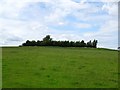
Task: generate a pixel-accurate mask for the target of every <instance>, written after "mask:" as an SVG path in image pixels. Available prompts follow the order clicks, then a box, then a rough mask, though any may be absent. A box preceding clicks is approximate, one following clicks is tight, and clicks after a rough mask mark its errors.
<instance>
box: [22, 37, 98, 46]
mask: <svg viewBox="0 0 120 90" xmlns="http://www.w3.org/2000/svg"><path fill="white" fill-rule="evenodd" d="M97 43H98V41H97V40H93V41H91V40H90V41H89V42H87V43H85V42H84V40H82V41H55V40H52V38H51V37H50V35H47V36H46V37H44V38H43V40H42V41H40V40H37V41H35V40H32V41H29V40H27V41H26V42H25V43H23V44H22V46H60V47H91V48H97Z"/></svg>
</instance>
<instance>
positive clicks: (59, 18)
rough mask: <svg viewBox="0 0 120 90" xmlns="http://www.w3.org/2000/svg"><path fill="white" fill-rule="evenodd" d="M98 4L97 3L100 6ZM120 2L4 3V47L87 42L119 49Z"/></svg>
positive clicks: (0, 25) (0, 18) (0, 36)
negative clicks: (41, 42)
mask: <svg viewBox="0 0 120 90" xmlns="http://www.w3.org/2000/svg"><path fill="white" fill-rule="evenodd" d="M96 1H97V2H96ZM118 1H119V0H0V46H18V45H21V44H22V43H23V42H25V41H26V40H42V39H43V37H45V36H46V35H51V38H53V40H69V41H79V40H80V41H81V40H84V41H85V42H87V41H89V40H94V39H96V40H98V47H102V48H111V49H116V48H117V47H118Z"/></svg>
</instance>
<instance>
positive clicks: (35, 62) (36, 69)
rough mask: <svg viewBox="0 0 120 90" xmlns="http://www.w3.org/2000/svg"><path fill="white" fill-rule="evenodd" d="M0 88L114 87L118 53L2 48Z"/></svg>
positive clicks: (53, 48) (58, 48) (45, 48)
mask: <svg viewBox="0 0 120 90" xmlns="http://www.w3.org/2000/svg"><path fill="white" fill-rule="evenodd" d="M2 70H3V72H2V75H3V78H2V79H3V82H2V84H3V88H116V87H118V74H119V73H118V51H114V50H107V49H94V48H73V47H71V48H70V47H69V48H64V47H4V48H2Z"/></svg>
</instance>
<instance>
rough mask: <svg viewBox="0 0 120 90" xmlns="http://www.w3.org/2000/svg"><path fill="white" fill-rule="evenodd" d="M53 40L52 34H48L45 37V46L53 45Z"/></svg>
mask: <svg viewBox="0 0 120 90" xmlns="http://www.w3.org/2000/svg"><path fill="white" fill-rule="evenodd" d="M51 42H52V38H50V35H47V36H46V37H44V38H43V44H44V45H45V46H49V45H51Z"/></svg>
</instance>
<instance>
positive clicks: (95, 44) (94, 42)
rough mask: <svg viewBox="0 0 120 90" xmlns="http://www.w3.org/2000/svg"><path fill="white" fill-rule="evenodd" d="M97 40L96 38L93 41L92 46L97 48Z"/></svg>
mask: <svg viewBox="0 0 120 90" xmlns="http://www.w3.org/2000/svg"><path fill="white" fill-rule="evenodd" d="M97 42H98V41H97V40H94V41H93V42H92V46H93V47H94V48H97Z"/></svg>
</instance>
